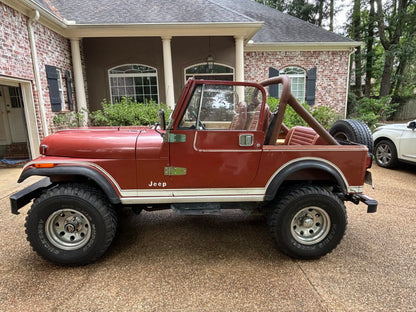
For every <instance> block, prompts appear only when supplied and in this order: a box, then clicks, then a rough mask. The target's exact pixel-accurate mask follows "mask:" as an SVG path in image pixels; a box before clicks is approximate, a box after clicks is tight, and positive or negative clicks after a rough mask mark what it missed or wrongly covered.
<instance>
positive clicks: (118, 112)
mask: <svg viewBox="0 0 416 312" xmlns="http://www.w3.org/2000/svg"><path fill="white" fill-rule="evenodd" d="M102 106H103V109H102V110H97V111H94V112H91V113H90V114H89V120H90V123H91V125H93V126H140V125H153V124H155V123H156V122H157V121H158V111H159V109H164V110H165V115H166V116H169V115H170V113H171V112H172V110H171V109H170V108H168V107H167V105H166V104H160V105H159V104H158V103H156V102H155V101H148V102H146V103H138V102H136V101H133V100H132V99H131V98H126V97H123V98H122V99H121V101H120V102H118V103H114V104H111V103H109V102H107V101H106V100H105V99H104V100H103V101H102Z"/></svg>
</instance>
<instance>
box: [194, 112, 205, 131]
mask: <svg viewBox="0 0 416 312" xmlns="http://www.w3.org/2000/svg"><path fill="white" fill-rule="evenodd" d="M192 115H194V117H195V120H198V115H197V114H196V113H195V112H192ZM198 125H199V126H200V127H201V128H202V130H205V125H204V123H203V122H202V121H201V120H198Z"/></svg>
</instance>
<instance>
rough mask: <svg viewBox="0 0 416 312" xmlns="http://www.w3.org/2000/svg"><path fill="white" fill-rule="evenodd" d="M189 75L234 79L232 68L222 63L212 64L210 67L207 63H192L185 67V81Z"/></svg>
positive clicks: (196, 77) (209, 78)
mask: <svg viewBox="0 0 416 312" xmlns="http://www.w3.org/2000/svg"><path fill="white" fill-rule="evenodd" d="M191 77H195V79H205V80H227V81H234V68H232V67H229V66H227V65H222V64H214V65H213V66H212V69H210V68H208V65H207V63H200V64H194V65H192V66H189V67H187V68H185V81H186V80H188V79H189V78H191Z"/></svg>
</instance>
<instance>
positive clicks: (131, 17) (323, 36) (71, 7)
mask: <svg viewBox="0 0 416 312" xmlns="http://www.w3.org/2000/svg"><path fill="white" fill-rule="evenodd" d="M33 1H35V2H36V3H37V4H38V5H40V6H41V7H43V8H45V9H47V10H49V11H50V12H51V13H53V14H55V15H56V16H57V17H59V18H65V19H66V20H73V21H75V22H76V23H77V24H88V25H96V24H100V25H101V24H109V25H111V24H169V23H185V24H186V23H251V22H264V25H263V26H262V27H261V29H260V30H259V31H258V32H257V33H256V34H255V35H254V37H253V38H252V40H253V42H255V43H291V42H315V43H316V42H339V43H342V42H354V41H352V40H350V39H348V38H345V37H343V36H340V35H337V34H335V33H332V32H330V31H327V30H325V29H323V28H320V27H318V26H316V25H313V24H310V23H307V22H305V21H303V20H300V19H298V18H296V17H293V16H290V15H288V14H285V13H282V12H280V11H277V10H275V9H272V8H269V7H266V6H264V5H262V4H260V3H257V2H255V1H253V0H237V1H236V0H192V1H189V0H88V1H85V0H71V1H67V0H33Z"/></svg>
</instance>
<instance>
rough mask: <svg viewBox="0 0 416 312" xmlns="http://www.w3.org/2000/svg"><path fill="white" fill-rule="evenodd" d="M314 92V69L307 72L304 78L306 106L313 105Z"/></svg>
mask: <svg viewBox="0 0 416 312" xmlns="http://www.w3.org/2000/svg"><path fill="white" fill-rule="evenodd" d="M315 90H316V67H314V68H311V69H310V70H308V75H307V77H306V103H308V105H314V104H315Z"/></svg>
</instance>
